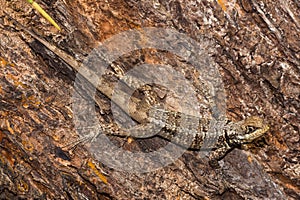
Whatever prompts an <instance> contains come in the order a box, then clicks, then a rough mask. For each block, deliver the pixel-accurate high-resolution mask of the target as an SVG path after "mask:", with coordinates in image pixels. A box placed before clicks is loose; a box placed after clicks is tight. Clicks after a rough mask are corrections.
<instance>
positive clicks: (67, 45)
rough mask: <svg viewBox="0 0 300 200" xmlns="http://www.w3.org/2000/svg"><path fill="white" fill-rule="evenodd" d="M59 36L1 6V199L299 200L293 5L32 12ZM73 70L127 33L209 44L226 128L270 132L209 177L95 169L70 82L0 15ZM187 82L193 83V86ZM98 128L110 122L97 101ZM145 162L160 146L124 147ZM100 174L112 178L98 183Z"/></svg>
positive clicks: (164, 57) (84, 6)
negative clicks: (250, 125)
mask: <svg viewBox="0 0 300 200" xmlns="http://www.w3.org/2000/svg"><path fill="white" fill-rule="evenodd" d="M38 3H40V4H41V5H42V6H43V7H44V8H46V10H47V12H49V14H51V16H53V17H54V18H55V19H56V21H57V22H58V23H59V24H60V25H61V27H62V29H63V31H62V32H61V33H59V32H57V31H56V29H55V28H54V27H52V26H50V25H49V24H48V23H47V22H46V21H45V20H44V19H43V18H41V17H40V15H39V14H37V13H36V12H35V11H34V10H32V9H31V7H30V5H29V4H27V3H26V1H16V0H15V1H4V0H1V1H0V5H1V9H0V16H1V17H0V29H1V32H0V57H1V58H0V85H1V87H0V151H1V153H0V166H1V167H0V171H1V173H0V183H1V184H0V196H1V198H4V199H12V198H16V197H17V196H18V197H26V198H29V197H31V198H48V199H53V198H57V199H59V198H62V199H63V198H64V199H86V198H88V199H97V198H101V199H263V198H267V199H299V193H300V189H299V187H300V179H299V176H300V163H299V151H300V147H299V144H300V143H299V139H300V134H299V129H300V126H299V124H300V123H299V122H300V117H299V109H300V102H299V99H300V96H299V94H300V89H299V88H300V87H299V79H300V78H299V76H300V69H299V66H300V54H299V52H300V51H299V48H300V36H299V30H300V27H299V23H300V17H299V13H300V11H299V10H300V6H299V3H298V1H297V0H294V1H292V0H289V1H283V0H275V1H269V0H264V1H259V0H239V1H221V0H218V1H211V0H204V1H191V0H188V1H184V0H182V1H180V0H176V1H149V0H145V1H134V0H129V1H121V0H117V1H106V2H104V1H103V2H99V1H92V0H90V1H87V0H79V1H63V0H61V1H47V2H41V1H39V2H38ZM3 11H5V12H7V13H10V14H11V15H12V16H13V17H14V18H15V19H17V20H18V21H20V22H22V24H23V25H25V26H26V27H30V28H32V29H34V30H35V32H37V33H38V34H39V35H42V36H43V37H44V38H45V39H46V40H47V41H49V42H51V43H52V44H55V45H56V46H57V47H59V48H61V49H63V50H64V51H66V52H68V53H69V54H70V55H72V56H73V57H75V58H76V59H77V60H78V61H82V60H84V58H85V56H86V55H88V53H89V52H90V51H91V50H92V49H93V48H94V47H96V46H97V44H99V42H101V41H104V40H105V39H107V38H109V37H111V36H113V35H114V34H117V33H120V32H122V31H124V30H129V29H132V28H139V27H147V26H154V27H168V28H173V29H176V30H178V31H181V32H183V33H185V34H187V35H189V36H190V37H192V38H193V39H195V40H198V41H199V40H200V38H201V37H202V36H203V35H204V36H206V37H207V38H210V39H211V40H213V41H214V44H215V46H214V47H213V48H215V50H216V51H215V53H214V55H213V59H214V60H215V61H216V62H217V63H218V65H219V70H220V72H221V74H222V78H223V82H224V85H225V90H226V94H227V117H228V118H230V119H232V120H236V121H237V120H241V119H243V118H245V117H247V116H251V115H259V116H262V117H264V118H265V120H266V121H267V122H268V124H270V127H271V130H270V131H269V132H268V134H267V135H266V136H265V137H264V138H263V139H261V140H259V141H257V142H256V143H255V144H253V145H251V146H248V150H247V151H245V150H238V149H237V150H234V151H232V152H230V153H229V154H228V155H227V156H226V157H225V158H224V159H223V160H222V161H221V162H220V165H221V169H212V168H211V167H210V166H209V165H208V163H207V159H205V158H199V157H198V154H197V152H194V151H187V152H186V153H185V154H184V155H183V156H182V157H181V158H180V159H179V160H177V161H176V162H174V163H173V164H171V165H170V166H167V167H165V168H163V169H160V170H158V171H155V172H151V173H147V174H131V173H127V172H119V171H116V170H113V169H110V168H108V167H107V166H105V165H102V164H101V163H99V162H97V161H96V160H95V159H94V158H93V156H92V155H91V154H90V152H89V151H88V150H87V149H86V148H85V147H83V146H80V147H78V148H77V149H75V150H74V151H73V152H67V151H63V150H62V147H63V146H64V145H66V144H67V143H68V142H70V141H71V140H74V139H76V138H77V133H76V131H75V130H74V124H73V119H72V118H73V114H72V110H71V96H72V93H73V81H74V73H72V72H71V71H70V69H68V66H67V65H65V64H64V63H63V62H62V61H61V60H59V59H58V58H57V57H56V56H55V55H54V54H53V53H52V52H50V51H48V50H47V49H46V48H45V47H43V46H42V45H41V44H40V43H38V42H36V41H34V40H33V39H32V38H31V37H30V36H29V35H27V34H25V33H24V32H22V31H18V28H16V27H15V26H14V25H13V24H12V22H11V21H10V20H9V19H8V17H7V16H6V15H5V14H4V12H3ZM157 60H160V62H162V63H163V62H166V63H172V66H175V68H176V66H177V67H180V66H181V64H182V62H180V61H178V59H177V58H176V57H174V56H172V55H170V54H168V53H165V52H163V53H161V54H159V52H155V51H150V50H149V51H147V50H145V51H139V52H136V54H133V55H128V56H127V57H125V58H122V59H120V60H118V61H117V62H116V63H117V64H119V65H120V66H122V67H123V68H124V69H130V67H132V66H134V65H136V64H138V63H145V62H150V63H156V62H157ZM191 76H193V74H192V75H191ZM97 100H98V103H100V104H101V110H99V113H100V114H99V118H100V119H102V120H103V121H106V122H110V121H111V119H112V118H111V117H112V115H111V113H110V102H109V101H108V99H107V98H105V97H104V96H103V95H101V94H98V96H97ZM113 139H114V140H115V141H116V142H119V143H124V142H125V144H124V148H125V149H128V150H145V151H147V150H149V149H150V150H151V149H152V148H154V149H155V148H156V145H158V146H160V145H163V144H164V142H165V141H163V140H162V139H161V138H152V139H150V140H146V141H145V140H142V139H141V140H135V141H133V142H131V143H130V142H126V141H123V139H122V138H113ZM102 174H104V175H105V176H106V177H107V184H105V182H106V179H105V178H103V176H102Z"/></svg>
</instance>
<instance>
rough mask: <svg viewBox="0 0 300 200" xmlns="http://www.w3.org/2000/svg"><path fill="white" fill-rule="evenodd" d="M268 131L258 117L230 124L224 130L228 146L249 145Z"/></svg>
mask: <svg viewBox="0 0 300 200" xmlns="http://www.w3.org/2000/svg"><path fill="white" fill-rule="evenodd" d="M268 130H269V126H268V125H267V124H265V123H264V121H263V119H262V118H260V117H256V116H252V117H249V118H247V119H245V120H243V121H240V122H237V123H232V124H231V125H230V126H229V128H228V129H227V130H226V141H227V142H228V144H229V145H230V146H236V145H241V144H246V143H251V142H252V141H253V140H255V139H257V138H259V137H261V136H262V135H263V134H265V133H266V132H267V131H268Z"/></svg>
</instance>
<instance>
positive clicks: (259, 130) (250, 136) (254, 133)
mask: <svg viewBox="0 0 300 200" xmlns="http://www.w3.org/2000/svg"><path fill="white" fill-rule="evenodd" d="M269 129H270V127H269V126H268V125H265V126H263V127H259V128H256V129H255V130H254V131H251V133H248V134H245V135H239V136H238V139H239V140H241V141H243V143H250V142H252V141H253V140H255V139H257V138H259V137H261V136H262V135H264V134H265V133H266V132H267V131H268V130H269Z"/></svg>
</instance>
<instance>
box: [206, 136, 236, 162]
mask: <svg viewBox="0 0 300 200" xmlns="http://www.w3.org/2000/svg"><path fill="white" fill-rule="evenodd" d="M217 146H218V147H217V148H216V149H215V150H213V151H212V152H210V154H209V157H208V159H209V165H210V166H211V167H213V168H219V167H220V166H219V163H218V161H219V160H221V159H222V158H223V157H224V156H225V155H226V153H227V152H228V151H229V150H231V149H232V147H230V146H229V144H228V143H227V142H226V141H223V142H222V143H219V145H217Z"/></svg>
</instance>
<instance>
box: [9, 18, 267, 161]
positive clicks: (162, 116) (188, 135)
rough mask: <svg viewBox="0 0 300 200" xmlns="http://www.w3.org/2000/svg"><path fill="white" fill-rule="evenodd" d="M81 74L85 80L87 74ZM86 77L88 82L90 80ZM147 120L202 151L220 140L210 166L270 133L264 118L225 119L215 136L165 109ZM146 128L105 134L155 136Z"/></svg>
mask: <svg viewBox="0 0 300 200" xmlns="http://www.w3.org/2000/svg"><path fill="white" fill-rule="evenodd" d="M14 21H15V20H14ZM15 22H16V21H15ZM16 23H17V25H18V26H19V27H21V28H22V29H23V30H24V31H26V32H27V33H28V34H30V35H31V36H32V37H33V38H34V39H36V40H37V41H39V42H40V43H42V44H43V45H44V46H45V47H46V48H48V49H49V50H51V51H52V52H53V53H55V54H56V55H57V56H58V57H59V58H61V59H62V60H63V61H64V62H66V63H67V64H68V65H69V66H70V67H72V69H73V70H75V71H76V72H80V70H79V68H80V64H79V63H78V62H77V61H76V60H75V59H74V58H72V57H71V56H70V55H68V54H67V53H65V52H64V51H62V50H60V49H59V48H57V47H56V46H54V45H52V44H50V43H49V42H47V41H46V40H44V39H42V38H41V37H39V36H38V35H36V34H35V33H33V32H32V31H30V30H28V29H27V28H25V27H24V26H22V25H21V24H19V23H18V22H16ZM81 75H82V76H84V77H85V75H84V74H81ZM85 78H86V79H87V80H88V77H85ZM93 86H94V87H95V88H97V90H99V91H100V92H101V93H103V94H104V95H106V96H107V97H108V98H110V99H111V97H112V90H113V89H112V88H110V85H109V84H108V83H106V82H105V81H102V82H101V83H100V84H98V85H95V84H94V85H93ZM133 98H134V97H133ZM115 103H116V104H117V105H118V106H119V107H120V108H121V109H123V105H122V102H121V101H120V102H115ZM141 112H143V111H141ZM143 114H144V113H143ZM139 116H140V115H139V114H136V115H131V117H132V118H133V119H135V120H136V121H138V122H140V123H143V122H144V119H142V118H141V117H139ZM180 119H184V120H185V123H182V124H184V125H183V126H182V125H178V124H179V123H178V120H180ZM147 121H148V123H147V124H148V125H147V126H146V127H147V129H148V132H151V130H152V129H153V128H155V127H159V128H160V129H162V131H160V132H159V133H158V135H159V136H161V137H163V138H165V139H167V140H170V141H172V142H174V143H176V144H179V145H182V146H187V147H189V148H192V149H196V150H199V149H201V147H202V145H203V142H204V140H206V139H209V138H210V137H212V138H213V137H217V138H216V140H217V142H216V143H215V144H214V146H212V147H210V148H211V149H212V150H213V151H212V152H211V153H210V156H209V159H210V161H211V162H210V163H214V162H216V161H218V160H220V159H221V158H223V157H224V156H225V155H226V153H227V152H228V151H229V150H231V149H233V148H235V147H238V146H240V145H242V144H245V143H251V142H252V141H253V140H255V139H257V138H259V137H261V136H262V135H263V134H264V133H266V132H267V131H268V130H269V126H268V125H266V124H265V123H264V121H263V119H262V118H260V117H255V116H253V117H249V118H247V119H245V120H242V121H239V122H232V121H230V120H227V119H224V121H219V122H217V123H216V124H217V125H216V128H215V130H216V131H217V133H216V134H214V135H210V134H211V133H208V129H209V126H210V123H209V122H210V120H209V119H203V118H199V117H195V116H191V115H187V114H183V113H179V112H175V111H170V110H165V109H154V112H153V113H152V116H150V117H149V118H148V119H147ZM195 121H197V126H194V123H193V122H195ZM143 129H144V125H143V124H139V125H138V126H137V127H135V128H134V129H130V130H129V131H124V130H121V129H120V130H119V131H118V132H112V131H111V129H110V128H109V127H103V131H104V132H106V133H107V134H111V135H118V136H128V135H130V136H133V137H137V138H147V137H151V136H153V135H150V136H149V135H146V134H145V135H143V133H142V132H141V130H143ZM128 132H129V133H128ZM97 135H98V134H97V133H96V134H92V136H91V135H88V136H87V137H85V138H82V139H80V140H78V142H77V143H81V142H83V141H86V140H90V139H91V138H94V137H97ZM189 139H191V140H189ZM76 145H77V144H76Z"/></svg>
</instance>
